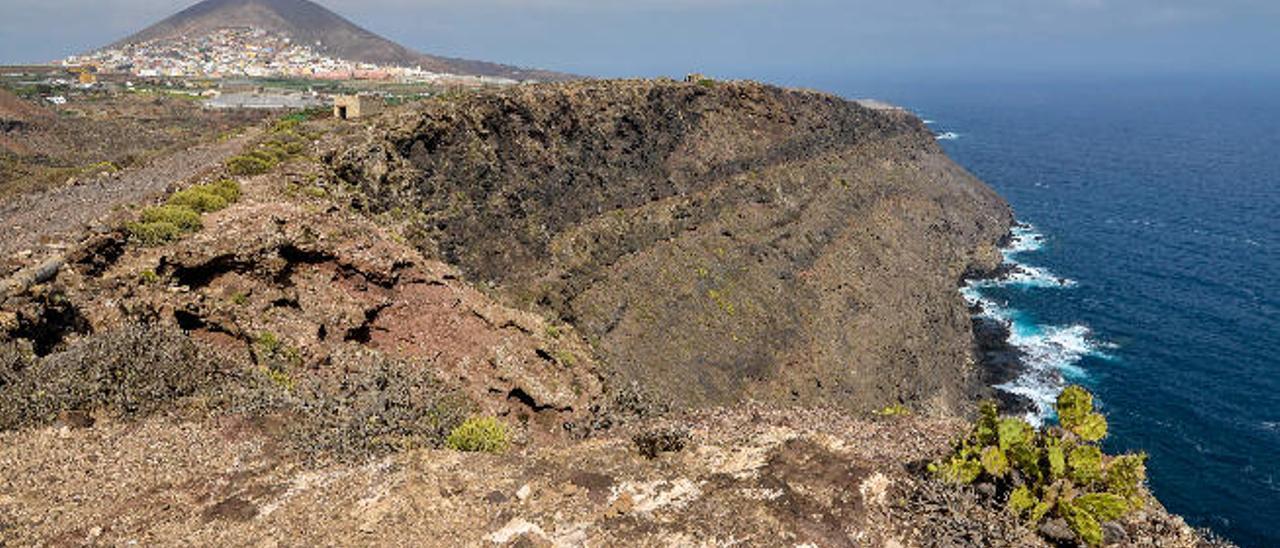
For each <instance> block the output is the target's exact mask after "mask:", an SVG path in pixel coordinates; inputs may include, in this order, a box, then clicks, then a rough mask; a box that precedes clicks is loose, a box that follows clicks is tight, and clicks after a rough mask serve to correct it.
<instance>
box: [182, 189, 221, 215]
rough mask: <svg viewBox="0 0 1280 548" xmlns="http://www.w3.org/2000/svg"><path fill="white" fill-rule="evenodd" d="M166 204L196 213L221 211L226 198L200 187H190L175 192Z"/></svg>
mask: <svg viewBox="0 0 1280 548" xmlns="http://www.w3.org/2000/svg"><path fill="white" fill-rule="evenodd" d="M168 204H169V205H174V206H181V207H186V208H188V209H191V210H193V211H195V212H197V213H212V212H214V211H221V210H222V209H225V208H226V207H227V205H228V203H227V199H226V198H223V197H222V196H220V195H218V194H215V193H213V192H210V191H209V190H208V189H207V188H202V187H192V188H188V189H186V190H181V191H178V192H175V193H174V194H173V196H170V197H169V201H168Z"/></svg>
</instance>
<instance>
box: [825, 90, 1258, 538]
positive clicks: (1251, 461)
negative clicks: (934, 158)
mask: <svg viewBox="0 0 1280 548" xmlns="http://www.w3.org/2000/svg"><path fill="white" fill-rule="evenodd" d="M834 89H838V90H840V91H842V92H843V93H844V94H846V95H849V96H851V97H863V96H874V97H878V98H883V99H886V100H889V101H891V102H894V103H896V104H900V105H904V106H906V107H908V108H910V109H912V110H914V111H916V112H917V113H919V114H920V115H921V116H922V117H923V118H925V119H928V120H932V121H933V122H934V123H933V127H934V128H935V131H937V132H939V133H942V132H954V133H956V134H958V137H957V138H955V139H953V140H944V141H942V143H943V146H944V148H945V149H946V150H947V152H948V153H949V154H950V155H951V156H952V157H953V158H954V159H955V160H957V161H958V162H959V163H960V164H962V165H964V166H965V167H967V168H968V169H969V170H971V171H972V172H974V173H975V174H976V175H978V176H979V177H980V178H982V179H983V180H985V181H986V182H987V183H988V184H990V185H991V186H993V187H994V188H995V189H996V190H998V191H999V192H1000V193H1001V194H1002V195H1003V196H1004V197H1005V198H1006V199H1008V200H1009V202H1010V203H1011V204H1012V205H1013V207H1014V208H1015V210H1016V211H1017V214H1018V217H1019V219H1020V220H1022V221H1025V222H1028V223H1031V224H1032V225H1034V227H1035V231H1037V232H1039V233H1040V234H1043V235H1044V237H1045V243H1044V246H1043V247H1042V248H1041V249H1039V250H1038V251H1032V252H1027V253H1022V254H1018V255H1015V256H1013V257H1012V258H1013V259H1014V260H1017V261H1018V262H1021V263H1024V264H1028V265H1034V266H1037V267H1041V268H1044V269H1047V271H1051V272H1052V273H1053V274H1056V275H1057V276H1061V277H1065V278H1069V279H1070V280H1073V281H1074V282H1075V285H1073V286H1072V287H1069V288H1055V289H1047V288H1044V287H1037V285H1045V284H1034V283H1030V284H1028V283H1024V284H1005V285H1004V286H1003V287H994V288H985V289H982V290H981V291H982V294H983V295H984V296H986V297H987V298H989V299H991V300H992V301H995V302H998V303H1000V304H1002V305H1004V306H1005V307H1006V308H1007V310H1006V311H1007V312H1012V314H1013V315H1014V316H1015V319H1016V320H1017V324H1018V327H1017V329H1020V330H1022V331H1023V336H1024V339H1025V340H1026V341H1030V342H1031V343H1032V344H1040V345H1042V347H1043V348H1040V349H1039V350H1040V351H1041V353H1040V354H1041V355H1040V357H1041V358H1044V359H1045V360H1047V361H1049V362H1053V363H1054V366H1055V367H1060V368H1063V370H1064V371H1065V373H1066V376H1067V378H1068V379H1069V380H1070V381H1071V382H1078V383H1081V384H1084V385H1086V386H1087V387H1089V388H1090V389H1091V390H1093V391H1094V392H1095V393H1096V394H1097V395H1098V399H1099V400H1100V405H1101V406H1103V408H1104V411H1105V412H1106V413H1107V414H1108V417H1109V419H1110V423H1111V432H1112V436H1111V438H1110V439H1109V441H1108V445H1109V446H1110V447H1109V449H1111V450H1115V451H1124V450H1134V451H1138V450H1141V451H1146V452H1148V453H1149V454H1150V455H1151V460H1150V462H1149V468H1150V478H1151V486H1152V488H1153V489H1154V491H1155V493H1156V495H1157V496H1158V497H1159V498H1160V500H1161V501H1163V502H1164V503H1165V505H1166V506H1168V507H1169V509H1170V510H1172V511H1174V512H1176V513H1178V514H1181V515H1183V516H1185V517H1186V518H1187V520H1188V521H1189V522H1190V523H1191V524H1193V525H1196V526H1207V527H1210V528H1212V529H1213V530H1215V531H1217V532H1219V533H1220V534H1222V535H1224V536H1226V537H1227V538H1229V539H1232V540H1234V541H1235V542H1237V543H1239V544H1241V545H1242V546H1280V82H1274V81H1252V82H1251V81H1248V80H1245V79H1239V80H1233V81H1212V80H1198V81H1197V80H1194V79H1186V80H1176V79H1166V80H1162V81H1146V82H1137V81H1118V80H1113V81H1099V82H1094V83H1087V84H1086V83H1073V84H1062V83H1025V82H1024V83H1018V84H1009V85H999V84H992V83H984V84H953V85H939V84H937V83H933V84H929V85H895V86H884V85H875V84H872V85H863V84H848V83H846V84H844V85H842V86H838V87H835V88H834ZM1072 347H1075V348H1074V351H1072Z"/></svg>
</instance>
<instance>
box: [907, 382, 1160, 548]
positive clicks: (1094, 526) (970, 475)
mask: <svg viewBox="0 0 1280 548" xmlns="http://www.w3.org/2000/svg"><path fill="white" fill-rule="evenodd" d="M1057 411H1058V419H1059V422H1060V426H1056V427H1049V428H1044V429H1041V430H1038V431H1037V430H1035V429H1033V428H1032V427H1031V425H1029V424H1027V423H1026V422H1025V421H1023V420H1022V419H1018V418H1008V417H1005V418H1001V417H999V416H998V414H997V411H996V404H995V403H994V402H985V403H983V404H982V406H981V408H980V412H979V417H978V421H977V423H976V424H975V425H974V428H973V430H972V431H971V432H970V433H969V434H968V435H967V436H965V438H963V439H962V440H960V442H959V443H958V444H957V445H956V448H955V451H954V452H953V453H952V454H951V455H950V456H949V457H947V458H946V459H944V460H942V461H940V462H937V463H933V464H931V465H930V466H929V469H930V471H932V472H933V473H934V474H936V475H938V476H939V477H941V478H943V479H944V480H946V481H948V482H951V483H956V484H978V483H981V484H988V485H991V486H994V487H995V493H996V498H997V499H1003V500H1004V504H1005V507H1006V508H1007V509H1008V511H1009V512H1010V513H1011V514H1013V515H1014V516H1017V517H1018V518H1019V519H1023V520H1025V521H1026V523H1028V524H1030V525H1031V526H1033V527H1035V526H1038V525H1039V524H1040V523H1041V522H1043V521H1045V520H1047V519H1053V518H1057V519H1061V520H1063V521H1064V522H1065V523H1066V524H1067V526H1068V527H1070V529H1071V531H1072V532H1073V533H1075V535H1076V537H1078V539H1079V540H1080V541H1081V542H1083V543H1085V544H1088V545H1090V546H1097V545H1100V544H1101V543H1102V525H1101V524H1102V523H1105V522H1108V521H1114V520H1117V519H1120V518H1122V517H1124V516H1126V515H1128V514H1129V513H1131V512H1133V511H1134V510H1137V509H1140V508H1142V506H1143V504H1144V498H1143V497H1144V495H1143V493H1144V491H1143V489H1142V485H1143V483H1144V482H1145V481H1146V455H1141V454H1137V455H1133V454H1126V455H1118V456H1109V455H1105V454H1104V453H1103V452H1102V449H1101V448H1100V447H1099V443H1101V441H1102V440H1103V438H1105V437H1106V435H1107V421H1106V418H1105V417H1103V416H1102V415H1101V414H1099V413H1097V412H1095V411H1094V409H1093V396H1092V395H1091V394H1089V392H1088V391H1086V390H1085V389H1083V388H1081V387H1079V386H1071V387H1068V388H1067V389H1066V390H1065V391H1063V393H1062V394H1061V395H1060V396H1058V401H1057Z"/></svg>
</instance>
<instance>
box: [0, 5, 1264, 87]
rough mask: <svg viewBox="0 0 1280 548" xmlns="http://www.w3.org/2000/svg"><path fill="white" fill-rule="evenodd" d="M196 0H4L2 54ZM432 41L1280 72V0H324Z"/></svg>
mask: <svg viewBox="0 0 1280 548" xmlns="http://www.w3.org/2000/svg"><path fill="white" fill-rule="evenodd" d="M192 3H194V0H0V63H30V62H44V61H50V60H53V59H57V58H60V57H63V56H65V55H67V54H71V53H77V52H81V51H86V50H90V49H93V48H95V47H98V46H101V45H104V44H107V43H111V42H113V41H115V40H117V39H119V38H121V37H124V36H127V35H129V34H131V33H132V32H134V31H136V30H140V29H141V28H143V27H145V26H147V25H149V24H150V23H153V22H155V21H158V20H160V19H162V18H164V17H166V16H168V15H171V14H172V13H175V12H177V11H178V10H180V9H182V8H185V7H187V6H188V5H190V4H192ZM320 3H321V4H323V5H325V6H326V7H328V8H330V9H332V10H334V11H336V12H338V13H339V14H341V15H344V16H346V17H347V18H349V19H351V20H352V21H354V22H356V23H357V24H360V25H361V26H364V27H366V28H368V29H370V30H372V31H374V32H377V33H379V34H382V35H383V36H386V37H388V38H391V39H393V40H396V41H398V42H400V43H402V44H404V45H406V46H409V47H412V48H414V49H418V50H421V51H423V52H426V53H433V54H440V55H448V56H454V57H465V58H474V59H483V60H490V61H497V62H502V63H510V64H518V65H523V66H531V67H539V68H547V69H553V70H560V71H564V72H570V73H575V74H583V75H592V76H604V77H614V76H661V75H666V76H680V75H683V74H685V73H688V72H703V73H707V74H710V75H713V76H717V77H732V78H759V79H774V80H789V79H800V80H805V79H809V80H812V79H823V78H832V77H837V76H840V75H847V74H860V75H883V76H886V77H890V76H904V77H910V76H912V75H915V76H922V75H938V76H946V75H974V76H979V77H986V76H993V75H997V76H998V75H1009V76H1018V75H1037V74H1049V75H1052V74H1146V73H1153V74H1165V73H1171V74H1177V73H1195V74H1211V73H1241V74H1254V73H1265V74H1278V73H1280V55H1277V53H1280V0H416V1H415V0H320Z"/></svg>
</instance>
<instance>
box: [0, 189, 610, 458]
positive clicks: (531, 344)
mask: <svg viewBox="0 0 1280 548" xmlns="http://www.w3.org/2000/svg"><path fill="white" fill-rule="evenodd" d="M246 193H247V194H246V196H245V198H244V199H243V200H242V201H241V203H240V204H237V205H236V207H233V208H229V209H227V210H224V211H221V212H218V213H215V214H210V215H206V216H205V218H204V223H205V227H204V229H203V230H201V231H200V232H199V233H197V234H193V235H191V236H189V237H187V238H184V239H182V240H181V241H178V242H174V243H172V244H169V245H166V246H162V247H156V248H140V247H136V246H130V247H129V251H128V252H125V253H116V252H115V251H113V250H114V249H115V247H116V246H117V245H116V244H117V243H118V241H117V240H118V239H119V238H122V237H123V236H121V235H105V236H102V237H97V238H91V239H90V240H88V241H87V242H86V243H85V244H84V245H83V246H82V247H81V248H79V249H77V250H76V252H75V253H73V254H71V260H70V261H69V263H68V266H67V267H66V268H64V269H63V270H62V273H61V274H60V275H59V277H58V278H57V280H56V281H55V282H54V283H53V284H52V285H51V286H50V287H49V288H44V289H43V293H41V294H44V293H48V294H51V295H55V296H57V297H58V299H52V298H50V299H45V301H49V302H50V303H56V304H58V305H59V306H61V308H58V309H57V310H58V311H65V313H63V314H62V315H53V316H50V314H53V312H49V311H50V310H54V309H52V308H50V307H52V306H53V304H46V305H44V306H43V308H42V307H40V306H37V305H40V304H41V302H43V301H41V302H35V301H34V300H33V299H34V297H30V296H24V297H23V299H25V300H23V299H20V300H16V301H14V302H13V303H11V304H23V303H25V302H26V301H33V302H32V304H27V305H25V306H22V307H18V308H15V309H16V310H18V312H19V314H17V315H14V316H13V317H14V318H16V321H12V322H9V323H13V324H14V325H15V327H14V329H8V328H6V332H9V331H16V335H17V336H18V337H19V338H21V337H24V336H27V331H31V332H32V333H34V335H30V336H27V338H31V339H32V340H33V341H34V342H35V343H36V344H35V345H34V350H35V351H36V353H37V354H43V352H41V349H42V346H41V344H39V343H42V342H44V341H45V339H48V343H47V344H45V345H44V346H49V347H50V348H52V347H53V346H54V345H57V344H60V343H62V342H63V340H64V339H68V338H74V337H75V336H77V335H78V334H96V333H108V332H111V331H113V330H114V329H117V328H118V327H119V326H121V325H128V324H131V323H132V322H145V323H155V324H167V325H172V326H174V327H178V328H181V329H182V330H184V331H186V332H188V333H190V336H191V337H193V338H195V339H197V340H198V341H200V342H202V343H204V344H206V345H211V346H213V347H214V348H217V349H221V350H222V351H224V352H225V353H226V355H227V356H229V357H230V358H232V359H237V361H238V362H239V363H247V364H257V366H252V365H251V366H250V369H249V371H257V370H258V369H262V368H275V369H276V370H277V372H276V374H277V377H276V378H277V380H278V381H279V382H282V383H287V384H294V383H298V384H299V386H300V385H301V383H302V381H303V380H308V381H309V380H311V379H312V378H313V377H314V378H315V379H318V380H317V381H316V382H318V383H321V384H323V383H324V382H329V380H333V382H342V379H344V378H345V377H344V375H346V374H347V373H350V372H351V371H350V368H352V367H354V365H353V364H355V362H356V361H359V360H354V361H353V360H352V359H351V355H353V353H358V352H361V351H364V350H369V351H374V352H377V353H380V354H383V355H386V356H388V357H391V358H396V359H402V360H409V361H410V362H411V363H415V364H420V367H421V368H423V369H424V370H425V371H427V372H428V373H429V374H428V375H427V376H429V377H434V378H436V379H438V380H439V381H440V382H442V383H443V384H444V385H445V386H447V387H449V388H452V389H456V390H459V391H460V392H461V393H463V394H464V395H465V396H466V397H467V400H469V401H470V402H471V403H472V404H474V405H475V406H476V407H477V409H476V411H478V412H482V413H485V414H492V415H498V416H502V417H506V418H508V419H510V420H511V421H512V422H520V423H523V424H527V425H528V426H529V427H530V428H529V433H530V434H531V435H533V436H535V437H536V436H539V435H555V436H559V435H560V434H562V433H564V432H566V431H567V430H573V429H575V428H578V427H583V426H586V425H589V424H590V423H591V421H592V419H593V418H594V417H595V414H596V413H597V412H598V411H599V409H600V407H601V405H602V402H603V398H602V390H603V389H602V386H601V380H600V373H599V371H598V370H597V368H596V365H595V358H594V353H593V351H592V350H591V349H590V347H589V346H588V345H587V344H586V342H585V341H583V340H582V338H581V336H580V335H579V334H578V333H577V332H576V331H575V330H573V329H572V328H571V327H569V326H562V325H555V324H552V323H550V322H548V321H546V320H545V319H543V318H541V317H539V316H537V315H535V314H533V313H530V312H527V311H521V310H517V309H513V308H510V307H506V306H503V305H501V304H499V303H497V302H495V301H494V300H493V299H491V298H490V297H488V296H486V295H484V294H483V293H480V292H479V291H477V290H476V289H474V288H473V287H471V286H469V285H468V284H466V283H464V282H463V281H461V279H460V275H459V273H458V272H457V270H456V269H455V268H454V267H451V266H449V265H446V264H443V263H441V262H440V261H437V260H432V259H427V258H425V257H423V256H422V255H421V254H420V253H419V252H418V251H417V250H415V249H413V248H412V247H409V246H407V245H404V244H402V243H399V242H397V241H395V239H393V238H392V237H391V236H390V233H389V232H387V231H385V230H383V229H382V228H380V227H379V226H377V225H376V224H374V223H373V222H371V221H370V220H368V219H365V218H363V217H362V216H360V215H358V214H355V213H351V212H346V211H342V210H340V209H338V208H335V207H331V206H329V205H327V204H326V203H323V202H318V201H312V202H307V201H305V200H301V201H298V202H289V201H281V200H279V199H278V196H277V195H276V194H275V190H274V189H273V188H272V187H271V186H270V185H259V184H250V185H246ZM42 287H43V286H42ZM55 291H56V293H55ZM33 295H34V293H33ZM42 311H43V312H42ZM37 313H43V314H44V316H50V318H49V319H47V320H46V321H45V323H50V322H55V323H57V325H59V326H61V327H63V329H62V330H60V331H57V332H50V333H51V334H50V335H48V336H45V337H43V338H41V337H37V336H35V335H41V334H42V333H43V331H39V330H38V329H37V328H39V327H40V326H41V325H44V324H36V323H32V322H27V323H23V322H24V321H26V318H28V316H31V317H33V318H36V319H40V318H43V316H39V317H37V316H35V314H37ZM67 314H74V316H75V318H76V319H77V321H76V322H74V323H73V322H68V321H65V320H63V319H62V318H63V316H65V315H67ZM0 319H3V318H0ZM33 321H34V320H33ZM28 323H30V324H31V327H30V328H29V329H27V328H26V327H25V326H27V324H28ZM71 327H76V328H77V329H75V330H71V329H70V328H71ZM23 329H26V330H25V331H24V330H23ZM55 336H56V337H55Z"/></svg>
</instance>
